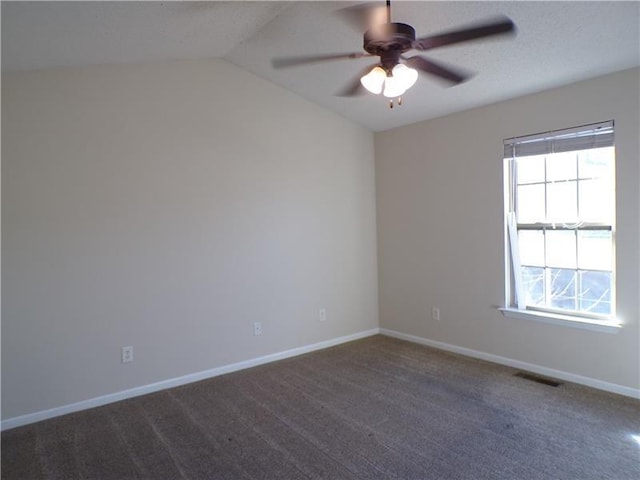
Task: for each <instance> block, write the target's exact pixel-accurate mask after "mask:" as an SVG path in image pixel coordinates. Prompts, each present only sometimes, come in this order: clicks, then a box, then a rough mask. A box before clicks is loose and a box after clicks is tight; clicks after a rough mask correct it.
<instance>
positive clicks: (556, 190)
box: [547, 181, 578, 223]
mask: <svg viewBox="0 0 640 480" xmlns="http://www.w3.org/2000/svg"><path fill="white" fill-rule="evenodd" d="M547 219H548V220H549V221H550V222H557V223H575V222H576V221H577V219H578V197H577V191H576V182H575V181H572V182H560V183H549V184H548V185H547Z"/></svg>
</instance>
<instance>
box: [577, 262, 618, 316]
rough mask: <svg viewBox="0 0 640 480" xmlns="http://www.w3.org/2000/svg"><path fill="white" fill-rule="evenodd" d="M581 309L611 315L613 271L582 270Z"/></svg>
mask: <svg viewBox="0 0 640 480" xmlns="http://www.w3.org/2000/svg"><path fill="white" fill-rule="evenodd" d="M580 287H581V288H580V311H582V312H589V313H601V314H604V315H610V314H612V313H613V311H612V308H611V290H612V285H611V273H609V272H580Z"/></svg>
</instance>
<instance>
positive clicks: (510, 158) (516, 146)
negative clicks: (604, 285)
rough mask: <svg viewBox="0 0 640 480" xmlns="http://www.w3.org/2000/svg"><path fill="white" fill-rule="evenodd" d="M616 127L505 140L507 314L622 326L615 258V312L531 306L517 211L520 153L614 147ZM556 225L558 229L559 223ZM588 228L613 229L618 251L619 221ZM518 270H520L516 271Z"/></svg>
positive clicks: (592, 326) (599, 327) (593, 326)
mask: <svg viewBox="0 0 640 480" xmlns="http://www.w3.org/2000/svg"><path fill="white" fill-rule="evenodd" d="M613 128H614V122H613V120H610V121H607V122H600V123H597V124H592V125H585V126H580V127H575V128H570V129H562V130H555V131H550V132H545V133H541V134H535V135H527V136H524V137H514V138H510V139H506V140H504V200H505V201H504V212H505V217H504V245H505V302H504V305H505V307H503V308H501V309H500V310H501V311H502V313H503V314H504V315H505V316H508V317H512V318H518V319H526V320H536V321H540V322H544V323H551V324H554V325H562V326H570V327H576V328H584V329H589V330H595V331H602V332H610V333H615V332H617V331H618V330H619V329H620V327H621V326H622V323H621V322H620V321H619V320H618V319H617V318H616V317H615V270H616V269H615V260H613V267H612V295H611V302H612V314H611V315H595V314H594V315H591V314H586V313H583V312H580V313H578V312H572V311H564V310H554V309H551V308H538V307H527V306H526V305H525V301H524V298H523V297H524V287H523V281H522V276H521V275H520V274H519V272H521V265H520V254H519V246H518V242H517V241H514V240H515V239H517V235H518V233H517V229H518V227H517V225H516V213H515V210H516V206H515V189H516V184H515V160H516V158H517V157H519V156H520V157H523V156H529V155H539V154H550V153H556V152H562V151H576V150H586V149H590V148H599V147H606V146H614V142H613V134H614V131H613ZM545 182H546V180H545ZM545 227H546V228H549V227H552V225H546V224H536V225H531V228H534V229H538V230H539V229H541V228H545ZM553 227H555V228H557V226H553ZM521 228H522V225H521ZM584 228H590V229H607V230H610V231H611V233H612V242H613V248H614V252H615V243H616V242H615V221H614V220H613V219H612V220H611V223H607V224H602V223H599V224H596V223H593V224H589V225H584V224H583V225H582V226H581V229H584ZM614 257H615V254H614ZM576 271H577V270H576ZM515 272H518V273H517V274H516V273H515ZM518 293H519V294H518Z"/></svg>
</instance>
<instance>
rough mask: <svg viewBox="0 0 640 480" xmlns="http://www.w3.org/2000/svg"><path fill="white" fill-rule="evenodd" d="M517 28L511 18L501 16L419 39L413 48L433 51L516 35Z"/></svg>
mask: <svg viewBox="0 0 640 480" xmlns="http://www.w3.org/2000/svg"><path fill="white" fill-rule="evenodd" d="M515 31H516V26H515V24H514V23H513V21H512V20H511V19H510V18H509V17H505V16H501V17H498V18H495V19H493V20H491V21H485V22H483V23H478V24H474V25H470V26H469V27H467V28H463V29H460V30H452V31H450V32H445V33H441V34H439V35H431V36H428V37H422V38H418V39H417V40H415V41H414V42H413V48H416V49H418V50H431V49H432V48H437V47H443V46H445V45H453V44H454V43H461V42H468V41H469V40H477V39H479V38H484V37H490V36H492V35H500V34H506V33H515Z"/></svg>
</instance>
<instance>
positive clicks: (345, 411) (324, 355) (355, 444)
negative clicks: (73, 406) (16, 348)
mask: <svg viewBox="0 0 640 480" xmlns="http://www.w3.org/2000/svg"><path fill="white" fill-rule="evenodd" d="M514 373H516V371H515V370H513V369H511V368H507V367H502V366H498V365H493V364H490V363H486V362H482V361H477V360H473V359H469V358H465V357H461V356H458V355H454V354H450V353H445V352H441V351H438V350H434V349H431V348H427V347H424V346H420V345H415V344H412V343H408V342H404V341H400V340H396V339H392V338H388V337H383V336H375V337H370V338H367V339H363V340H359V341H356V342H351V343H348V344H344V345H340V346H337V347H333V348H329V349H326V350H322V351H318V352H314V353H311V354H307V355H303V356H300V357H296V358H292V359H288V360H283V361H280V362H276V363H272V364H268V365H264V366H261V367H256V368H253V369H250V370H244V371H241V372H236V373H232V374H229V375H224V376H221V377H217V378H213V379H210V380H205V381H202V382H198V383H194V384H190V385H186V386H182V387H178V388H174V389H171V390H166V391H163V392H158V393H154V394H150V395H146V396H143V397H138V398H134V399H130V400H125V401H122V402H118V403H114V404H111V405H107V406H105V407H100V408H96V409H92V410H88V411H84V412H79V413H74V414H71V415H66V416H63V417H58V418H55V419H51V420H47V421H43V422H40V423H37V424H33V425H28V426H25V427H20V428H16V429H13V430H8V431H6V432H3V433H2V478H6V479H20V480H23V479H37V478H46V479H58V478H59V479H65V480H68V479H74V478H83V479H128V478H145V479H174V478H192V479H200V478H201V479H283V480H293V479H316V478H324V479H336V480H342V479H345V480H346V479H356V478H357V479H365V480H372V479H406V480H409V479H473V480H477V479H508V480H516V479H522V480H526V479H562V480H567V479H580V480H583V479H615V480H623V479H634V480H637V479H639V478H640V443H638V441H640V402H639V401H638V400H634V399H630V398H626V397H621V396H617V395H613V394H608V393H604V392H600V391H597V390H593V389H589V388H586V387H581V386H578V385H574V384H570V383H563V384H561V385H560V386H558V387H552V386H549V385H544V384H540V383H536V382H533V381H531V380H527V379H524V378H520V377H516V376H514ZM634 435H635V436H636V437H635V438H634Z"/></svg>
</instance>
